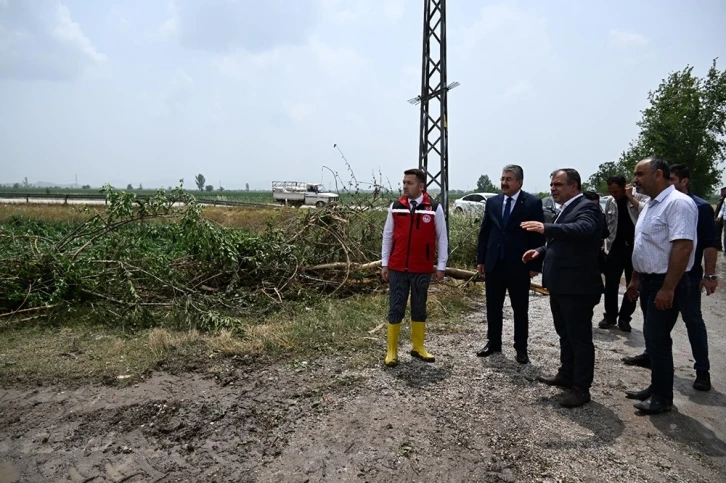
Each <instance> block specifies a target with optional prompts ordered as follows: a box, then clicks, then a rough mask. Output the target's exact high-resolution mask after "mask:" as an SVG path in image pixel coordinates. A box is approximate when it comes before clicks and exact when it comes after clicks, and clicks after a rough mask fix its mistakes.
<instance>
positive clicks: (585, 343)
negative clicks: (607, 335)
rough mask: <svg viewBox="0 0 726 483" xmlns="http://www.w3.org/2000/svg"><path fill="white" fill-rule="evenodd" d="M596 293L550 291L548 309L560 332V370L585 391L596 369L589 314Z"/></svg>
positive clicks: (598, 300) (596, 300) (594, 302)
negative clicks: (571, 293) (566, 293)
mask: <svg viewBox="0 0 726 483" xmlns="http://www.w3.org/2000/svg"><path fill="white" fill-rule="evenodd" d="M599 302H600V295H599V294H591V295H562V294H554V293H552V292H550V309H551V310H552V320H553V321H554V324H555V330H556V331H557V335H558V336H560V369H559V371H558V372H559V373H560V374H561V375H562V376H563V377H565V378H567V379H570V380H572V381H573V383H574V385H575V386H576V387H577V388H579V389H582V390H583V391H587V390H589V389H590V386H592V380H593V377H594V373H595V345H594V344H593V342H592V314H593V311H594V310H595V306H596V305H597V304H598V303H599Z"/></svg>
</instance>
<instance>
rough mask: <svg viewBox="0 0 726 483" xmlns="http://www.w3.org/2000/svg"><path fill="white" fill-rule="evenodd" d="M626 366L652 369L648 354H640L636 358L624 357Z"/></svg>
mask: <svg viewBox="0 0 726 483" xmlns="http://www.w3.org/2000/svg"><path fill="white" fill-rule="evenodd" d="M623 362H624V363H625V365H626V366H638V367H645V368H646V369H649V368H650V356H649V355H648V354H639V355H637V356H635V357H623Z"/></svg>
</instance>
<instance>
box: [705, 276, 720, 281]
mask: <svg viewBox="0 0 726 483" xmlns="http://www.w3.org/2000/svg"><path fill="white" fill-rule="evenodd" d="M703 278H704V279H706V280H710V281H712V282H715V281H716V280H718V276H716V275H704V276H703Z"/></svg>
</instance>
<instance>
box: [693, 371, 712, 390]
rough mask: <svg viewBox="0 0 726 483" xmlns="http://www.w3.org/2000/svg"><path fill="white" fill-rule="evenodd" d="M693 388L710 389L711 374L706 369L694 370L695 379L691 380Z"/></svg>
mask: <svg viewBox="0 0 726 483" xmlns="http://www.w3.org/2000/svg"><path fill="white" fill-rule="evenodd" d="M693 389H695V390H696V391H710V390H711V374H710V373H709V372H708V371H704V370H696V380H695V381H693Z"/></svg>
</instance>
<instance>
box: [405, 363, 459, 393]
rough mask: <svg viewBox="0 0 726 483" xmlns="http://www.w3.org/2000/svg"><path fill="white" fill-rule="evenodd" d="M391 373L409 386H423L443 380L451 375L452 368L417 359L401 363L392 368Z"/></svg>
mask: <svg viewBox="0 0 726 483" xmlns="http://www.w3.org/2000/svg"><path fill="white" fill-rule="evenodd" d="M391 375H392V376H393V377H395V378H396V379H400V380H401V381H403V382H405V383H406V384H407V385H408V386H409V387H415V388H422V387H425V386H428V385H429V384H435V383H437V382H441V381H443V380H445V379H447V378H448V377H449V376H451V368H450V367H448V366H442V365H440V364H438V363H437V364H430V363H426V362H423V361H419V360H417V359H413V360H412V361H411V362H405V363H402V364H399V365H398V366H397V367H395V368H394V369H392V370H391Z"/></svg>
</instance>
